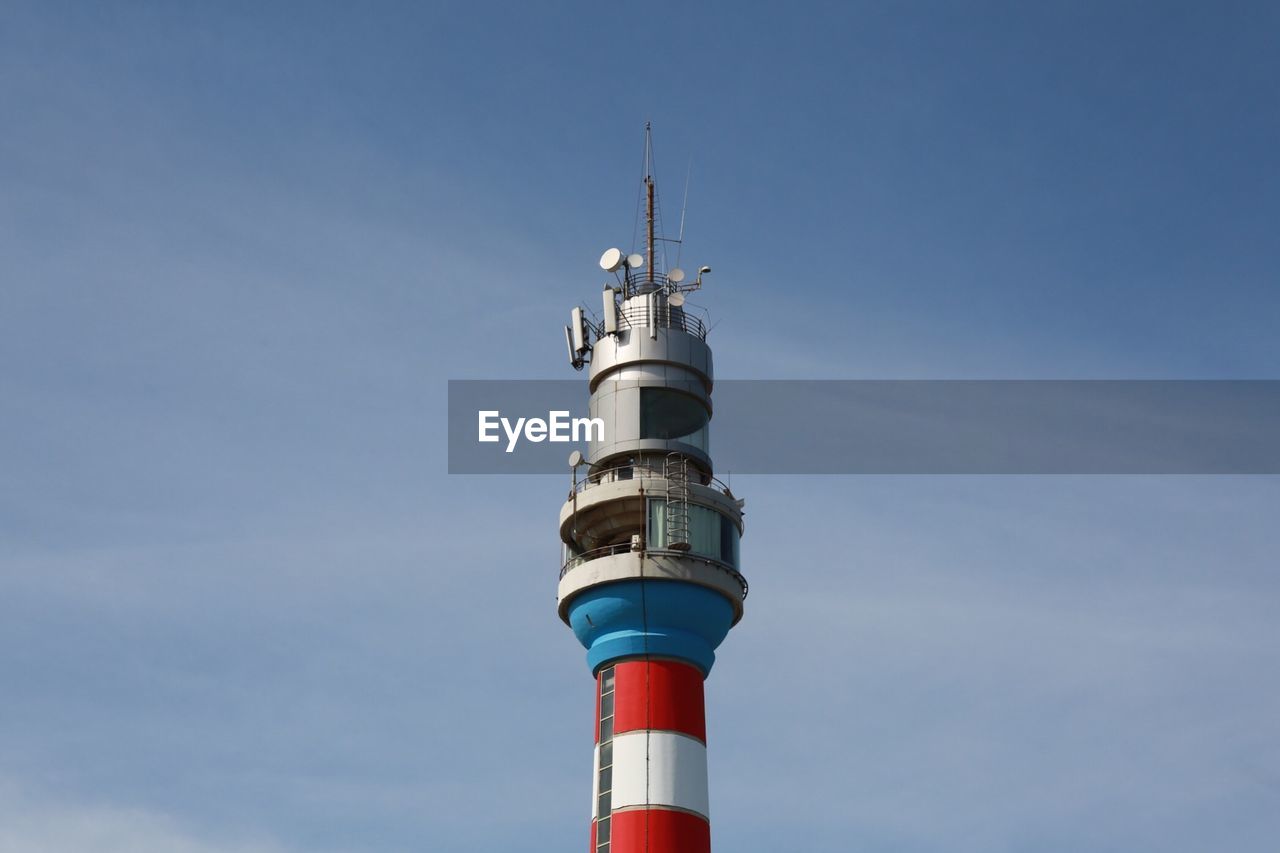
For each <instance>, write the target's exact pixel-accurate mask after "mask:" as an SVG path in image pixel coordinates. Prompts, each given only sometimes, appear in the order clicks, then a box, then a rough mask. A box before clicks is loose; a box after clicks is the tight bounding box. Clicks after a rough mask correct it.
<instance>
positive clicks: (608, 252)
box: [600, 249, 622, 272]
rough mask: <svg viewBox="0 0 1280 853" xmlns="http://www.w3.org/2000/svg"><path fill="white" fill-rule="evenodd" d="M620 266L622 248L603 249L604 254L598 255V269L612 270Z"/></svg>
mask: <svg viewBox="0 0 1280 853" xmlns="http://www.w3.org/2000/svg"><path fill="white" fill-rule="evenodd" d="M620 266H622V250H621V249H605V251H604V254H603V255H601V256H600V269H602V270H604V271H605V272H613V271H614V270H616V269H617V268H618V267H620Z"/></svg>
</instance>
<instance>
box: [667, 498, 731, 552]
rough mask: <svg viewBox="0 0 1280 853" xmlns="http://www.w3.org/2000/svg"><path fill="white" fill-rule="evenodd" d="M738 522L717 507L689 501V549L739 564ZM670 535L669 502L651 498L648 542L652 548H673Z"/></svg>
mask: <svg viewBox="0 0 1280 853" xmlns="http://www.w3.org/2000/svg"><path fill="white" fill-rule="evenodd" d="M739 538H740V534H739V533H738V525H736V524H734V523H733V520H732V519H731V518H729V517H728V516H725V515H721V514H720V513H718V512H716V511H715V510H714V509H711V508H710V507H706V506H698V505H697V504H689V551H690V553H693V554H698V555H701V556H703V557H710V558H711V559H713V560H719V561H720V562H722V563H727V564H729V565H730V566H733V567H734V568H737V567H738V540H739ZM668 540H669V537H668V536H667V502H666V501H665V500H663V499H662V498H650V499H649V524H648V532H647V536H646V541H647V542H648V545H649V547H650V548H656V549H660V548H670V547H671V545H670V542H669V541H668Z"/></svg>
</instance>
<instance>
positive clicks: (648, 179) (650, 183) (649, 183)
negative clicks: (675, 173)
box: [644, 175, 653, 285]
mask: <svg viewBox="0 0 1280 853" xmlns="http://www.w3.org/2000/svg"><path fill="white" fill-rule="evenodd" d="M644 183H645V186H646V187H647V188H648V192H649V205H648V216H649V218H648V222H649V284H650V285H652V284H653V177H652V176H649V175H646V176H645V179H644Z"/></svg>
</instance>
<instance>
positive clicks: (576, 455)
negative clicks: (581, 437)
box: [569, 450, 582, 468]
mask: <svg viewBox="0 0 1280 853" xmlns="http://www.w3.org/2000/svg"><path fill="white" fill-rule="evenodd" d="M581 464H582V451H581V450H575V451H573V452H572V453H570V454H569V467H570V468H577V467H578V466H579V465H581Z"/></svg>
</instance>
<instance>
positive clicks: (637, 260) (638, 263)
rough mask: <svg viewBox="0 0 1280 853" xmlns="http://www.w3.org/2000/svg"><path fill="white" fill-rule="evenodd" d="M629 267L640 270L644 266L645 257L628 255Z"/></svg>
mask: <svg viewBox="0 0 1280 853" xmlns="http://www.w3.org/2000/svg"><path fill="white" fill-rule="evenodd" d="M627 266H629V267H631V269H633V270H638V269H640V268H641V267H642V266H644V255H627Z"/></svg>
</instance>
